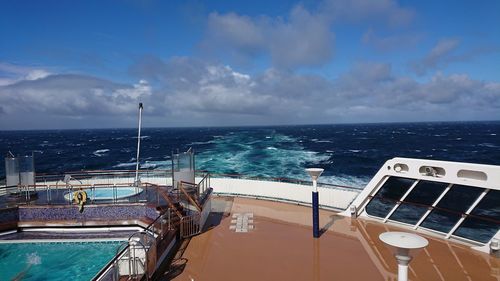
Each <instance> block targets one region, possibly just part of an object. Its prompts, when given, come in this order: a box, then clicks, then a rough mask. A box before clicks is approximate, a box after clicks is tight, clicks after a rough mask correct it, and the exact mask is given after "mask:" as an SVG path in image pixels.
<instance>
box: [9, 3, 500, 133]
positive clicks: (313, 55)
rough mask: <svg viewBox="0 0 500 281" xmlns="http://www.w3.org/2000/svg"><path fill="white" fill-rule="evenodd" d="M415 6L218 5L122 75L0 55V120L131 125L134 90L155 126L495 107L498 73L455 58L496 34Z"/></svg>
mask: <svg viewBox="0 0 500 281" xmlns="http://www.w3.org/2000/svg"><path fill="white" fill-rule="evenodd" d="M418 18H419V10H418V9H416V8H412V7H403V6H401V5H400V4H399V3H398V2H396V1H392V0H381V1H363V0H355V1H347V0H325V1H322V2H320V3H318V4H317V5H315V6H303V5H300V4H296V5H293V6H292V7H291V8H290V9H289V10H287V11H286V13H284V14H283V15H266V14H260V13H259V14H244V13H241V12H236V11H230V10H229V11H217V10H214V11H210V12H207V13H206V17H205V20H204V21H203V27H202V28H201V31H202V32H200V36H199V37H198V38H197V40H195V41H196V42H197V43H196V46H197V51H196V52H194V53H191V54H188V55H174V54H171V55H167V56H165V55H163V54H160V53H158V54H157V53H149V52H144V53H142V54H139V55H135V56H133V58H132V59H131V60H130V62H129V63H128V64H127V65H126V66H125V70H124V72H126V74H123V75H124V76H120V78H119V79H115V78H114V77H113V75H108V74H109V73H113V72H112V71H110V70H109V68H106V70H107V71H106V72H105V73H106V74H105V75H101V73H102V72H99V71H96V72H92V71H81V70H76V71H75V70H72V69H71V68H67V67H64V66H54V65H50V66H43V64H39V63H38V64H37V66H32V65H29V64H25V65H23V64H14V63H12V62H10V61H7V60H5V58H3V57H1V56H0V130H1V129H36V128H40V129H46V128H93V127H94V128H106V127H134V126H135V119H136V114H137V104H138V103H139V102H143V103H144V105H145V117H146V118H145V123H144V124H145V126H150V127H153V126H154V127H162V126H174V127H175V126H238V125H280V124H324V123H363V122H411V121H463V120H498V119H500V82H499V81H498V80H492V79H478V78H477V76H478V75H477V74H476V73H474V75H471V74H469V73H468V72H467V71H464V70H463V68H460V67H457V68H456V69H455V68H450V66H453V65H458V66H460V64H464V63H473V62H478V61H481V59H482V58H484V57H485V56H488V55H491V56H497V55H498V54H499V51H500V49H499V48H498V47H497V45H496V44H495V43H491V44H489V45H488V44H486V43H483V42H481V44H477V45H471V44H470V42H469V41H468V40H466V39H465V38H463V37H460V36H451V35H450V36H441V37H436V38H434V39H433V40H432V39H431V40H429V39H426V36H428V35H426V34H425V32H422V31H420V30H418V29H417V28H415V27H414V25H415V22H416V21H417V20H418ZM339 26H352V27H353V28H354V29H356V30H358V31H359V32H357V33H352V34H351V33H348V34H345V33H344V32H342V30H341V28H339ZM354 34H356V35H354ZM351 37H353V38H351ZM352 40H354V42H357V45H356V46H352V47H351V48H350V49H352V50H349V47H348V49H345V46H344V44H345V43H344V42H351V41H352ZM423 42H427V43H426V44H424V45H425V47H420V46H419V45H421V44H423ZM417 47H418V50H416V51H415V52H413V53H412V55H411V56H405V54H406V53H407V51H406V50H407V49H411V48H417ZM357 48H362V49H367V50H370V52H371V53H373V54H374V55H373V56H364V55H363V54H362V53H358V51H356V49H357ZM351 52H353V54H351ZM340 54H349V55H350V56H353V57H354V58H355V59H354V60H351V61H349V63H347V64H346V63H345V62H344V61H343V60H344V57H348V56H347V55H345V56H339V55H340ZM401 57H403V59H401ZM40 65H42V66H40ZM117 77H118V76H117ZM122 77H127V78H126V79H123V78H122Z"/></svg>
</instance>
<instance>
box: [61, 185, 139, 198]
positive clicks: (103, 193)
mask: <svg viewBox="0 0 500 281" xmlns="http://www.w3.org/2000/svg"><path fill="white" fill-rule="evenodd" d="M84 191H85V192H87V196H88V198H89V199H90V200H111V199H113V198H114V196H116V199H122V198H127V197H131V196H134V195H137V194H139V193H141V192H142V188H135V187H118V188H112V187H99V188H95V189H93V190H91V189H84ZM75 192H76V191H75ZM115 192H116V193H115ZM114 194H115V195H114ZM64 197H65V198H66V200H69V198H70V197H69V194H66V195H64ZM71 199H73V195H72V196H71Z"/></svg>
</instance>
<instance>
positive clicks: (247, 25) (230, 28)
mask: <svg viewBox="0 0 500 281" xmlns="http://www.w3.org/2000/svg"><path fill="white" fill-rule="evenodd" d="M330 29H331V28H330V21H329V19H328V18H327V17H325V16H323V15H321V14H312V13H311V12H309V11H307V10H306V9H304V8H303V7H301V6H296V7H295V8H294V9H293V10H292V11H291V12H290V14H289V16H288V18H287V19H284V18H270V17H266V16H261V17H256V18H250V17H248V16H244V15H237V14H235V13H228V14H218V13H212V14H210V16H209V18H208V28H207V34H206V38H205V40H204V42H203V44H202V45H203V46H204V47H205V49H206V50H208V51H210V52H218V53H219V54H221V53H222V54H227V53H229V54H230V56H231V57H232V58H233V59H237V60H239V59H250V58H253V57H255V56H260V55H267V54H269V55H270V57H271V60H272V62H273V64H274V65H275V66H277V67H284V68H293V67H297V66H310V65H321V64H324V63H326V62H328V61H329V60H330V59H331V57H332V55H333V49H334V40H335V36H334V34H333V32H332V31H331V30H330Z"/></svg>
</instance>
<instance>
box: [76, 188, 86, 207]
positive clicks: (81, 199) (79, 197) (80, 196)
mask: <svg viewBox="0 0 500 281" xmlns="http://www.w3.org/2000/svg"><path fill="white" fill-rule="evenodd" d="M73 199H74V200H75V202H76V203H77V204H78V205H83V204H84V203H86V202H87V192H85V191H84V190H78V191H76V192H75V193H73Z"/></svg>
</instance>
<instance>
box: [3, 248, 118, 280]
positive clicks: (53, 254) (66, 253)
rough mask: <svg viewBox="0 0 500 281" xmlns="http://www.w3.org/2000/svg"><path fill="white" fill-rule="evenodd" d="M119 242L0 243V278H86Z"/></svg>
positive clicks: (110, 256) (105, 259) (94, 271)
mask: <svg viewBox="0 0 500 281" xmlns="http://www.w3.org/2000/svg"><path fill="white" fill-rule="evenodd" d="M120 243H121V242H118V241H116V242H115V241H113V242H85V243H79V242H78V243H76V242H57V243H53V242H48V243H47V242H45V243H9V244H0V280H33V281H34V280H82V281H83V280H85V281H86V280H90V279H91V278H92V277H94V275H95V274H97V272H99V270H100V269H101V268H102V267H104V265H106V263H107V262H109V261H110V260H111V259H112V258H113V257H114V256H115V254H116V250H117V248H118V247H119V245H120ZM15 278H17V279H15Z"/></svg>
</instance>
